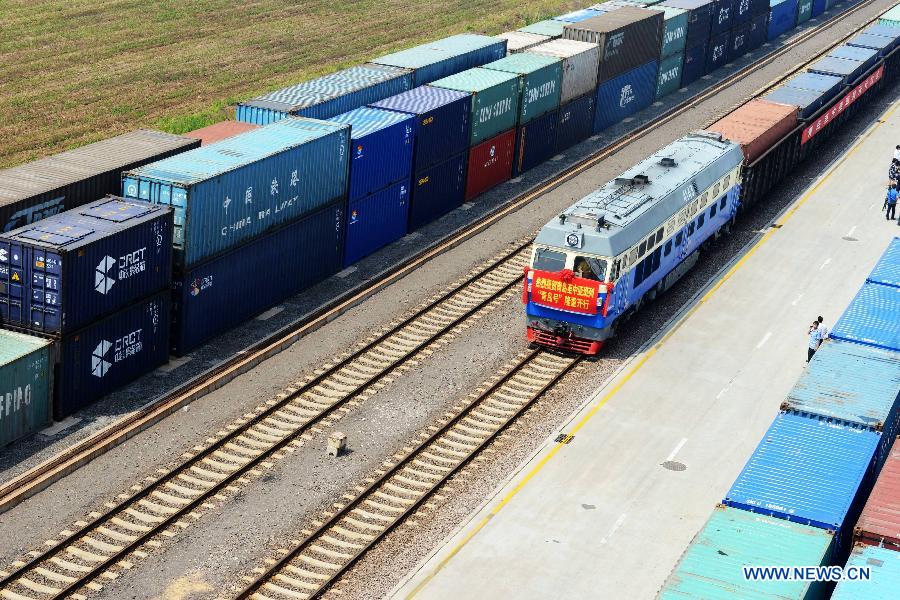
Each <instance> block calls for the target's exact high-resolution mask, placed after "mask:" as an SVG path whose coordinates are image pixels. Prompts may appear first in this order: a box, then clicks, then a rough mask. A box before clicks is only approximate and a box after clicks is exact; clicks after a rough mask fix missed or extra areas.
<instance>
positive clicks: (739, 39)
mask: <svg viewBox="0 0 900 600" xmlns="http://www.w3.org/2000/svg"><path fill="white" fill-rule="evenodd" d="M749 51H750V23H744V24H742V25H738V26H736V27H735V28H734V29H732V30H731V37H730V38H729V39H728V59H727V60H728V62H730V63H731V62H734V61H736V60H737V59H739V58H740V57H742V56H743V55H745V54H747V53H748V52H749Z"/></svg>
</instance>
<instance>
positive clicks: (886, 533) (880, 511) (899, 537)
mask: <svg viewBox="0 0 900 600" xmlns="http://www.w3.org/2000/svg"><path fill="white" fill-rule="evenodd" d="M854 540H855V541H856V543H857V544H865V545H867V546H876V547H880V548H887V549H889V550H892V551H894V552H897V553H898V555H900V445H898V444H897V443H896V440H895V443H894V447H893V449H892V450H891V453H890V455H889V456H888V458H887V460H886V461H885V463H884V466H883V467H882V469H881V473H879V474H878V479H877V481H876V482H875V487H874V488H873V489H872V493H871V494H870V495H869V499H868V501H867V502H866V506H865V507H864V508H863V511H862V514H861V515H860V516H859V521H857V523H856V529H855V530H854Z"/></svg>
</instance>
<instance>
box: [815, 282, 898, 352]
mask: <svg viewBox="0 0 900 600" xmlns="http://www.w3.org/2000/svg"><path fill="white" fill-rule="evenodd" d="M897 315H900V288H898V287H893V286H889V285H882V284H879V283H870V282H867V283H865V284H863V286H862V288H861V289H860V290H859V292H858V293H857V294H856V297H855V298H853V301H852V302H851V303H850V305H849V306H848V307H847V310H845V311H844V314H843V315H841V318H840V319H838V321H837V323H835V324H834V329H833V330H832V331H831V337H833V338H835V339H839V340H846V341H848V342H855V343H857V344H865V345H868V346H874V347H876V348H884V349H887V350H893V351H900V319H898V318H897Z"/></svg>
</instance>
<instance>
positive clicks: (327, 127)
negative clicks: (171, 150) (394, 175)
mask: <svg viewBox="0 0 900 600" xmlns="http://www.w3.org/2000/svg"><path fill="white" fill-rule="evenodd" d="M349 140H350V127H349V126H347V125H340V124H337V123H328V122H325V121H315V120H312V119H302V118H291V119H284V120H282V121H278V122H277V123H273V124H272V125H269V126H267V127H261V128H259V129H256V130H254V131H250V132H248V133H243V134H241V135H237V136H234V137H232V138H228V139H226V140H223V141H221V142H217V143H215V144H210V145H209V146H204V147H202V148H198V149H197V150H191V151H190V152H185V153H182V154H180V155H178V156H174V157H172V158H167V159H165V160H161V161H159V162H155V163H153V164H150V165H147V166H145V167H141V168H140V169H136V170H134V171H129V172H128V173H124V174H123V175H122V181H123V188H124V195H125V196H126V197H128V198H139V199H141V200H146V201H148V202H152V203H153V204H165V205H170V206H172V207H173V208H175V234H174V241H173V245H174V247H175V265H176V267H190V266H191V265H195V264H198V263H200V262H201V261H203V260H205V259H207V258H210V257H212V256H214V255H216V254H218V253H220V252H224V251H225V250H228V249H229V248H233V247H235V246H237V245H239V244H241V243H243V242H245V241H247V240H248V239H251V238H253V237H255V236H257V235H260V234H262V233H264V232H266V231H267V230H269V229H271V228H272V227H275V226H277V225H280V224H282V223H287V222H289V221H292V220H294V219H296V218H297V217H300V216H301V215H304V214H306V213H308V212H311V211H314V210H316V209H317V208H319V207H321V206H324V205H326V204H328V203H330V202H332V201H333V200H335V199H337V198H344V197H346V194H347V178H348V171H349V162H348V156H349V152H348V150H349V149H348V147H347V146H348V143H349Z"/></svg>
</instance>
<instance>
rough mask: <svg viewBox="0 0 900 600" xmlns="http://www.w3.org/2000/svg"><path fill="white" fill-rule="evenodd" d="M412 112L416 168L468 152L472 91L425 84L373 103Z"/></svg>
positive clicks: (377, 105) (384, 107)
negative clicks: (467, 91) (414, 126)
mask: <svg viewBox="0 0 900 600" xmlns="http://www.w3.org/2000/svg"><path fill="white" fill-rule="evenodd" d="M372 106H373V107H375V108H383V109H385V110H396V111H399V112H404V113H407V114H410V115H413V116H414V117H415V118H416V120H415V124H416V132H415V136H414V137H415V149H414V150H413V171H421V170H422V169H427V168H428V167H431V166H434V165H436V164H438V163H439V162H442V161H445V160H447V159H448V158H450V157H451V156H456V155H457V154H459V153H460V152H465V151H466V148H468V147H469V136H470V135H471V127H472V120H471V118H472V94H469V93H466V92H457V91H456V90H447V89H443V88H436V87H431V86H428V85H423V86H422V87H418V88H415V89H414V90H410V91H408V92H405V93H403V94H398V95H397V96H392V97H390V98H386V99H384V100H382V101H381V102H377V103H375V104H373V105H372Z"/></svg>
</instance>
